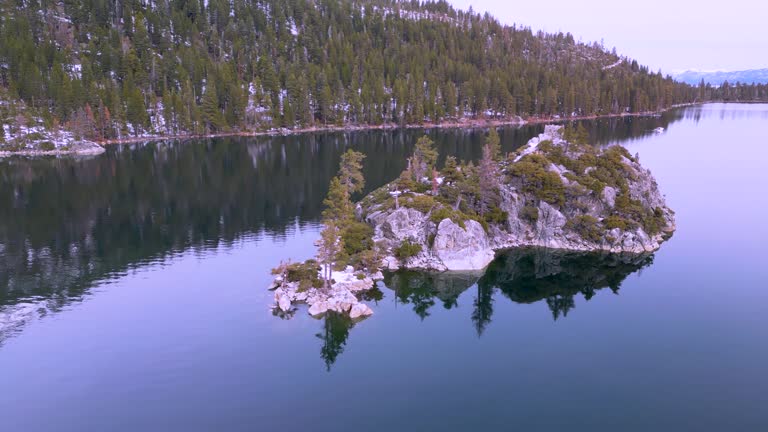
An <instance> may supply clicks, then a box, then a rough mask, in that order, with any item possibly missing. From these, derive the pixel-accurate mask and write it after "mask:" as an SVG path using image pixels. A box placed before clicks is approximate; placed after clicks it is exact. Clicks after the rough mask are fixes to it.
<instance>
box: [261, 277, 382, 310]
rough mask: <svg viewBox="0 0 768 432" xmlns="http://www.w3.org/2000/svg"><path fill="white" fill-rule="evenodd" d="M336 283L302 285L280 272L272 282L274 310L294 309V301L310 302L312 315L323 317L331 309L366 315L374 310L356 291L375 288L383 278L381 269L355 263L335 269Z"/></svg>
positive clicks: (297, 302)
mask: <svg viewBox="0 0 768 432" xmlns="http://www.w3.org/2000/svg"><path fill="white" fill-rule="evenodd" d="M332 279H333V283H332V284H331V285H330V286H329V287H317V288H316V287H309V288H306V289H302V287H301V285H300V283H298V282H291V281H288V280H287V278H286V277H285V275H278V276H277V277H275V280H274V281H273V282H272V286H270V289H271V290H274V295H275V305H274V306H273V309H274V310H276V311H277V310H279V311H281V312H282V313H287V314H290V313H293V312H295V308H294V305H295V304H306V305H308V306H309V309H308V312H309V314H310V315H312V316H315V317H320V316H322V315H324V314H325V313H326V312H328V311H333V312H337V313H341V314H347V315H349V317H350V318H352V319H358V318H365V317H367V316H370V315H372V314H373V310H372V309H371V308H370V307H369V306H368V305H366V304H365V303H362V302H361V301H360V300H359V299H358V297H357V295H358V294H360V293H361V292H364V291H368V290H371V289H373V288H374V286H375V282H376V281H378V280H382V279H384V275H383V274H382V273H381V272H378V271H377V272H376V273H374V274H365V273H362V272H356V271H354V269H353V268H352V267H347V268H346V269H344V270H343V271H340V272H333V273H332Z"/></svg>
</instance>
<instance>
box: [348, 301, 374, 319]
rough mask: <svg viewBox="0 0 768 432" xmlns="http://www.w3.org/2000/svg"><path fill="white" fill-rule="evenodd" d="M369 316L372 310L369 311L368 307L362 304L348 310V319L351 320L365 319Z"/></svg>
mask: <svg viewBox="0 0 768 432" xmlns="http://www.w3.org/2000/svg"><path fill="white" fill-rule="evenodd" d="M370 315H373V310H371V308H370V307H368V305H366V304H363V303H358V304H356V305H354V306H352V309H350V310H349V317H350V318H352V319H355V318H360V317H367V316H370Z"/></svg>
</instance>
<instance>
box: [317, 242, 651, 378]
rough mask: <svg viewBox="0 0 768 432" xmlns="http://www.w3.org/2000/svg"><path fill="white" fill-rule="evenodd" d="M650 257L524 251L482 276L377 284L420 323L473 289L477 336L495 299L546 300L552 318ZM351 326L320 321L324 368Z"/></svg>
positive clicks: (391, 279)
mask: <svg viewBox="0 0 768 432" xmlns="http://www.w3.org/2000/svg"><path fill="white" fill-rule="evenodd" d="M653 257H654V256H653V255H652V254H643V255H634V254H609V253H599V252H598V253H596V252H569V251H560V250H552V249H541V248H525V249H517V250H510V251H507V252H505V253H503V254H501V255H499V256H498V257H496V259H495V260H494V261H493V262H492V263H491V264H490V265H489V266H488V268H487V269H486V270H485V272H479V273H474V274H473V273H458V272H445V273H427V272H418V271H398V272H390V273H386V274H385V275H384V281H383V286H384V287H386V288H387V289H389V290H391V291H392V292H393V294H394V296H393V297H394V301H395V302H397V303H398V304H404V305H409V306H410V307H411V309H412V310H413V312H414V313H415V314H416V315H418V316H419V318H421V319H422V320H424V319H426V318H428V317H429V316H430V311H431V310H432V309H433V308H434V307H435V305H438V304H440V305H442V307H443V308H445V309H454V308H456V307H457V306H458V299H459V297H460V296H461V295H462V294H463V293H464V292H466V291H467V290H469V289H473V290H475V291H476V292H475V294H474V299H473V303H472V314H471V320H472V324H473V325H474V327H475V330H476V331H477V335H478V337H480V336H482V334H483V332H484V331H485V330H486V329H487V328H488V326H489V325H490V324H491V321H492V318H493V306H494V302H495V301H497V299H498V298H499V295H500V296H501V297H502V298H504V297H505V298H507V299H509V300H511V301H513V302H515V303H524V304H530V303H536V302H540V301H543V302H546V304H547V306H548V307H549V310H550V311H551V312H552V318H553V319H554V320H557V319H560V318H565V317H566V316H567V315H568V313H569V312H571V311H572V310H573V309H574V307H575V296H577V295H578V294H581V295H583V296H584V299H585V300H587V301H589V300H590V299H591V298H592V297H593V296H594V295H595V294H596V293H597V292H598V291H599V290H602V289H606V288H607V289H608V290H610V291H611V292H612V293H614V294H618V292H619V289H620V288H621V285H622V283H623V282H624V280H626V278H627V277H628V276H629V275H631V274H633V273H636V272H638V271H640V270H641V269H643V268H646V267H648V266H650V265H651V264H652V263H653ZM379 286H382V285H379ZM373 293H374V294H373V298H372V299H374V300H376V301H378V300H380V299H381V295H380V291H378V290H373ZM376 293H379V294H378V295H377V294H376ZM355 325H356V322H355V321H353V320H350V319H349V318H347V317H344V316H342V315H339V314H335V313H332V314H329V315H326V316H325V317H324V318H323V325H322V331H321V332H320V333H318V334H317V337H318V338H320V339H321V340H322V341H323V345H322V348H321V357H322V359H323V361H324V362H325V364H326V367H327V369H328V370H330V369H331V366H332V365H333V363H334V362H335V361H336V359H337V358H338V356H339V355H340V354H342V353H343V351H344V347H345V345H346V341H347V337H349V333H350V330H351V329H352V328H353V327H354V326H355Z"/></svg>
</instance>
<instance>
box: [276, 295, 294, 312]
mask: <svg viewBox="0 0 768 432" xmlns="http://www.w3.org/2000/svg"><path fill="white" fill-rule="evenodd" d="M277 305H278V306H279V307H280V310H281V311H283V312H288V311H289V310H291V299H290V298H289V297H288V296H287V295H285V294H283V295H281V296H280V298H279V299H278V300H277Z"/></svg>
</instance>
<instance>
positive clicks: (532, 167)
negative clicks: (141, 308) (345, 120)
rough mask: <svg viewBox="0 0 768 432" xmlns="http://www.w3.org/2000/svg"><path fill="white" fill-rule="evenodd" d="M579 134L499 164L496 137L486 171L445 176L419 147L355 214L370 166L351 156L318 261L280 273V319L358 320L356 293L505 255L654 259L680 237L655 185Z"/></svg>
mask: <svg viewBox="0 0 768 432" xmlns="http://www.w3.org/2000/svg"><path fill="white" fill-rule="evenodd" d="M588 141H589V140H588V135H587V133H586V131H585V130H584V129H583V128H581V127H578V128H576V127H570V126H569V127H563V126H556V125H548V126H546V127H545V129H544V132H543V133H542V134H540V135H539V136H537V137H534V138H533V139H531V140H530V141H529V142H528V143H527V144H526V145H524V146H523V147H521V148H519V149H518V150H517V151H515V152H513V153H509V154H507V155H502V154H501V152H500V150H499V149H500V145H499V137H498V134H497V133H496V131H495V130H494V129H491V130H490V132H489V134H488V137H487V140H486V143H485V145H484V147H483V157H482V159H481V160H480V161H478V162H477V163H474V162H472V161H469V162H466V161H457V160H456V159H455V158H453V157H451V156H448V157H447V158H446V160H445V163H444V164H443V167H442V168H441V169H440V170H439V171H438V169H437V161H438V154H437V151H436V150H435V148H434V143H432V141H431V140H430V139H429V138H427V137H422V138H421V139H420V140H419V142H418V143H417V144H416V148H415V150H414V153H413V155H412V156H411V157H410V158H409V159H408V166H407V168H406V169H405V170H404V171H403V173H402V174H401V175H400V177H399V178H398V179H396V180H395V181H393V182H391V183H389V184H387V185H384V186H382V187H380V188H378V189H376V190H374V191H373V192H371V193H370V194H368V195H367V196H365V197H364V198H363V199H362V200H360V201H359V202H357V203H356V204H353V203H352V202H351V200H350V198H349V197H350V196H352V194H353V193H355V192H359V191H360V190H362V185H363V184H364V180H363V178H362V174H361V171H360V167H361V164H362V160H363V158H364V156H363V155H361V154H359V153H357V152H353V151H348V152H347V153H346V154H345V155H344V156H343V157H342V162H341V168H340V171H339V176H338V177H336V178H334V180H333V181H332V182H331V187H330V192H329V196H328V198H327V199H326V201H325V204H326V206H327V209H326V211H325V212H324V214H323V223H324V229H323V231H322V233H321V239H320V240H319V241H318V243H317V245H318V255H317V260H309V261H306V262H304V263H284V264H281V266H280V267H278V268H277V269H275V271H274V273H275V275H276V277H275V280H274V282H273V284H272V286H271V288H272V289H274V290H275V301H276V306H275V310H279V311H282V313H287V312H289V311H290V310H292V307H293V305H294V304H296V303H301V302H305V303H307V304H309V306H310V307H309V313H310V314H311V315H313V316H317V315H322V314H324V313H325V312H327V311H329V310H331V311H335V312H338V313H345V314H349V316H350V317H351V318H360V317H364V316H368V315H370V314H372V310H371V309H370V308H369V307H368V306H367V305H365V304H364V303H362V302H361V301H359V299H358V295H357V294H358V293H359V292H362V291H366V290H369V289H371V288H372V287H373V286H374V281H375V280H377V279H381V278H382V277H383V276H382V271H396V270H400V269H411V270H423V271H430V272H444V271H452V272H482V271H483V269H485V268H486V267H487V266H488V265H489V264H490V263H491V261H493V259H494V257H495V256H496V254H497V253H499V252H501V251H506V250H510V249H515V248H525V247H539V248H547V249H554V250H563V251H583V252H592V251H602V252H605V253H612V254H634V255H642V254H649V253H652V252H654V251H656V250H657V249H659V247H660V246H661V244H662V243H663V242H664V241H666V240H667V239H668V238H669V237H670V236H671V235H672V234H673V232H674V231H675V219H674V212H673V211H672V210H671V209H670V208H669V207H668V206H667V204H666V201H665V199H664V196H663V195H662V194H661V192H660V191H659V187H658V184H657V182H656V180H655V179H654V177H653V175H652V174H651V172H650V171H649V170H648V169H645V168H644V167H643V166H642V165H640V161H639V157H638V156H632V155H631V154H630V153H629V152H628V151H627V150H626V149H625V148H624V147H621V146H618V145H616V146H610V147H607V148H598V147H595V146H593V145H590V144H589V142H588Z"/></svg>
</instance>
